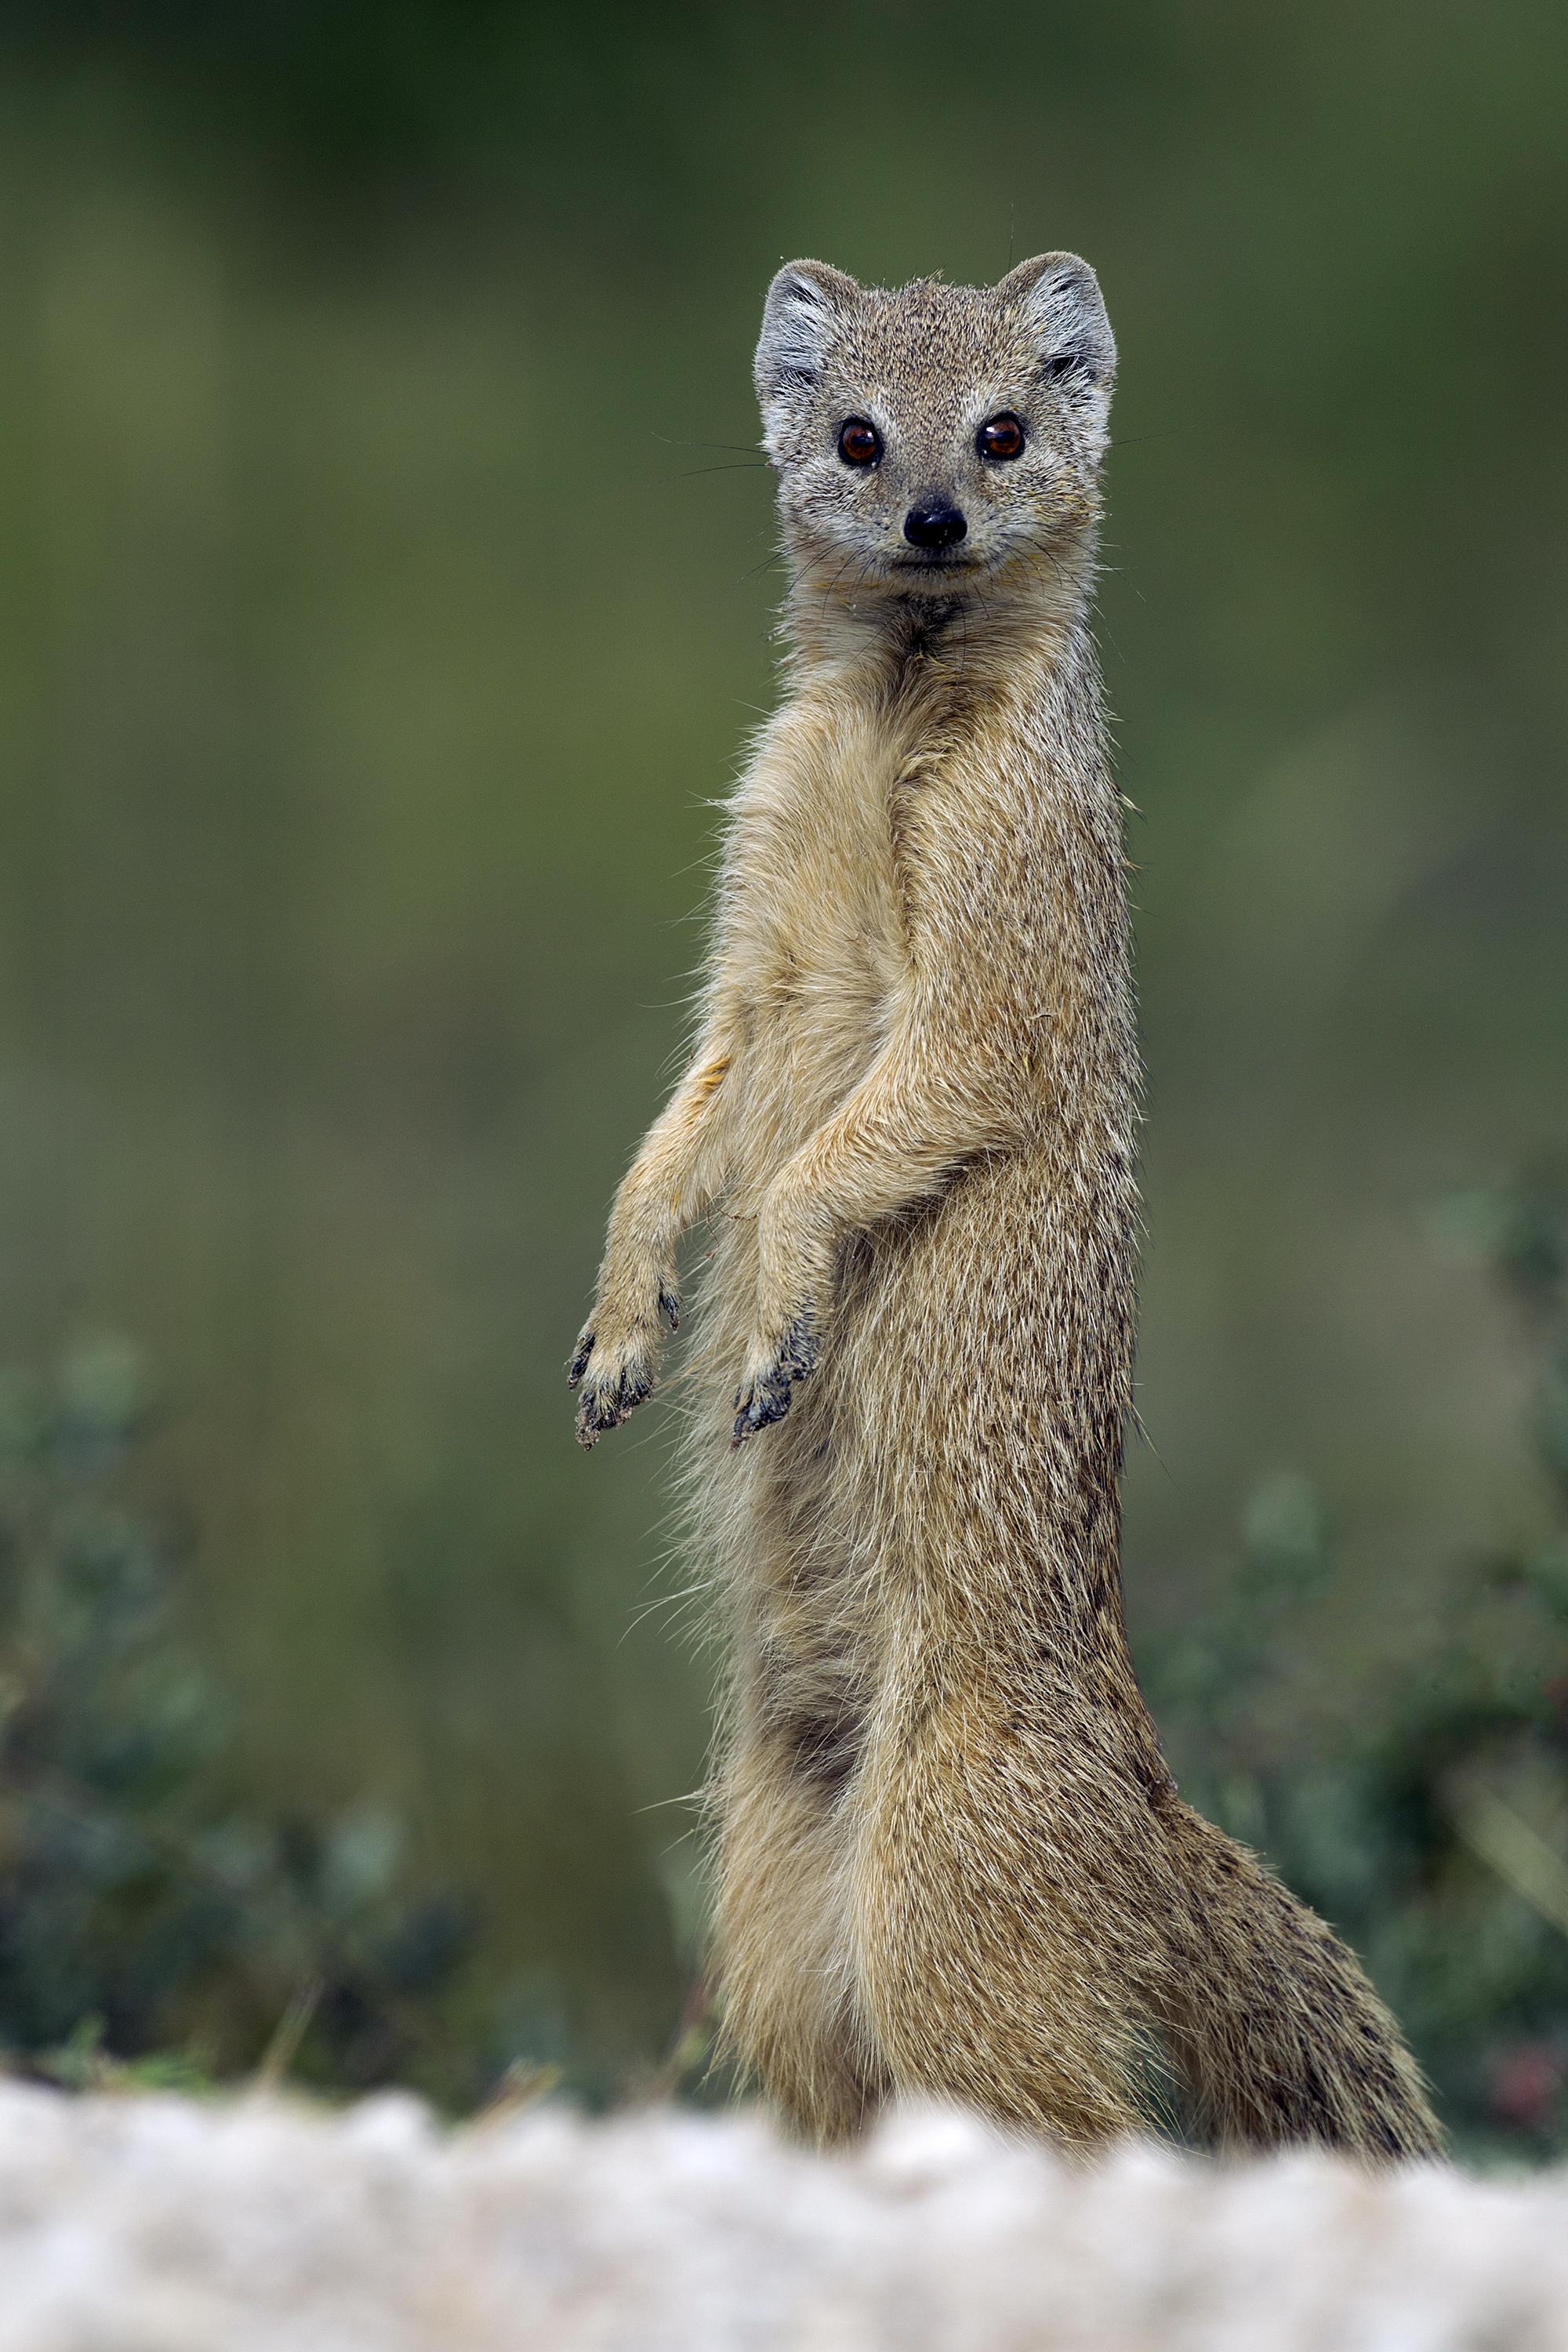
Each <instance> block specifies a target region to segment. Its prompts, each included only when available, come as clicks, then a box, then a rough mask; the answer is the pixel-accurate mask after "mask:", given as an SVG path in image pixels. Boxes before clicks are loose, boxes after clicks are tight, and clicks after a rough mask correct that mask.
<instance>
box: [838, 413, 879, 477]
mask: <svg viewBox="0 0 1568 2352" xmlns="http://www.w3.org/2000/svg"><path fill="white" fill-rule="evenodd" d="M838 454H839V456H840V457H842V458H843V460H844V462H845V464H846V465H847V466H874V465H875V464H876V462H877V460H878V458H879V457H880V456H881V454H882V436H881V435H880V434H879V432H878V430H877V428H876V426H875V425H868V424H867V422H866V419H865V418H864V417H863V416H852V417H851V418H850V419H849V421H848V423H847V425H844V426H843V428H842V429H841V431H840V433H839V436H838Z"/></svg>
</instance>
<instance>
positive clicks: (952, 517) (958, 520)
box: [904, 507, 969, 547]
mask: <svg viewBox="0 0 1568 2352" xmlns="http://www.w3.org/2000/svg"><path fill="white" fill-rule="evenodd" d="M968 529H969V525H968V524H967V523H966V522H965V521H964V520H963V516H962V515H961V514H960V513H959V511H958V509H957V508H956V507H911V508H910V510H909V512H908V514H907V515H906V516H905V517H904V537H905V538H906V539H907V540H908V541H909V542H910V546H911V547H956V546H957V544H958V542H959V541H960V540H961V539H963V537H964V535H965V533H966V532H967V531H968Z"/></svg>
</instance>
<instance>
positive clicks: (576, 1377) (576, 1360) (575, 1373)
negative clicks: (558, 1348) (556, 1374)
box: [566, 1331, 594, 1389]
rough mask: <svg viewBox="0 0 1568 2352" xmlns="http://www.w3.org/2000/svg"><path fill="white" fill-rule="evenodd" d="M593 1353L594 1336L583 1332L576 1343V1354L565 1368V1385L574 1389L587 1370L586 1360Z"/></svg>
mask: <svg viewBox="0 0 1568 2352" xmlns="http://www.w3.org/2000/svg"><path fill="white" fill-rule="evenodd" d="M593 1352H594V1334H593V1333H592V1331H584V1334H583V1336H582V1338H581V1339H579V1340H578V1342H577V1352H576V1354H575V1355H574V1357H573V1359H572V1361H571V1362H570V1363H569V1364H568V1365H567V1367H566V1385H567V1387H568V1388H573V1389H574V1388H575V1387H576V1385H577V1383H578V1381H580V1380H581V1379H582V1377H583V1375H584V1372H585V1371H586V1370H587V1369H588V1359H589V1357H590V1356H591V1355H592V1354H593Z"/></svg>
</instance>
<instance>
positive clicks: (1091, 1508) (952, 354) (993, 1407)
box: [571, 253, 1438, 2158]
mask: <svg viewBox="0 0 1568 2352" xmlns="http://www.w3.org/2000/svg"><path fill="white" fill-rule="evenodd" d="M1115 363H1116V353H1115V344H1114V342H1113V341H1112V337H1111V332H1110V325H1109V322H1108V320H1107V318H1106V314H1105V309H1104V305H1103V303H1102V302H1101V299H1100V289H1099V286H1098V283H1097V281H1096V279H1095V277H1094V273H1093V271H1092V270H1091V269H1090V268H1089V267H1088V265H1087V264H1086V263H1085V262H1082V261H1080V260H1079V259H1078V258H1077V257H1075V256H1073V255H1071V254H1063V253H1052V254H1045V255H1043V256H1041V257H1038V258H1037V259H1035V260H1032V261H1026V262H1024V263H1023V264H1021V265H1020V266H1019V267H1018V268H1016V269H1014V270H1012V271H1011V272H1010V273H1009V274H1008V276H1007V277H1005V278H1004V279H1003V280H1002V282H1001V284H1000V285H998V286H995V287H993V288H988V289H976V288H970V287H961V286H949V285H945V284H942V283H941V282H939V281H937V280H934V279H922V280H921V281H920V282H918V283H916V284H914V285H911V286H906V287H904V288H902V289H900V290H897V291H887V290H884V289H875V288H863V287H861V286H859V285H858V284H857V283H856V282H855V281H854V280H853V279H852V278H847V277H845V276H844V275H843V274H842V273H841V272H839V271H838V270H837V269H832V268H827V267H826V265H825V264H823V263H821V262H817V261H798V262H795V263H792V264H791V265H790V266H789V267H788V268H784V269H783V270H781V271H780V272H779V274H778V276H777V277H776V278H774V280H773V285H772V287H771V289H769V293H768V297H767V304H766V310H765V312H764V316H763V331H762V338H761V341H760V343H759V346H758V350H757V356H756V383H757V390H758V394H759V396H760V399H761V403H762V411H763V425H764V435H763V446H764V447H765V449H766V451H767V454H768V456H769V457H770V459H771V461H772V463H773V467H775V468H776V471H777V474H778V480H779V499H780V508H781V513H782V519H783V532H784V550H785V553H786V556H787V558H788V563H789V569H790V573H791V585H790V589H789V592H788V596H787V601H786V605H785V628H786V635H787V641H788V644H789V647H790V656H789V662H788V668H787V693H786V697H785V699H784V702H783V705H782V707H781V708H780V709H779V710H778V711H777V713H776V714H775V716H774V717H773V719H770V720H769V721H768V722H767V724H766V725H765V726H764V727H763V730H761V733H760V736H759V737H758V740H757V741H756V744H755V747H754V750H753V751H752V758H751V761H750V764H749V766H748V768H747V770H746V772H745V773H744V775H743V777H742V782H741V783H740V785H739V788H738V790H737V791H736V793H735V795H734V798H733V801H732V803H731V806H730V809H729V814H728V821H727V826H726V834H725V845H724V855H723V861H722V869H721V882H720V887H719V893H718V908H717V920H716V937H715V940H714V945H713V951H712V957H711V961H710V968H709V971H708V975H707V981H706V986H705V990H704V992H703V998H702V1004H701V1017H700V1035H699V1037H698V1040H697V1043H696V1046H695V1051H694V1054H693V1057H692V1060H691V1063H690V1066H689V1069H688V1071H687V1073H686V1075H685V1076H684V1077H683V1078H682V1080H681V1081H680V1084H679V1087H677V1089H676V1091H675V1094H674V1096H673V1097H672V1099H671V1100H670V1102H669V1104H668V1108H666V1110H665V1111H664V1113H663V1115H662V1116H661V1117H660V1118H658V1121H657V1122H656V1124H655V1125H654V1127H653V1128H652V1129H651V1130H650V1132H649V1134H648V1136H647V1139H646V1141H645V1142H644V1144H643V1146H642V1149H641V1150H640V1152H639V1153H638V1155H637V1160H636V1162H635V1164H634V1165H633V1167H632V1170H631V1171H630V1173H629V1175H628V1176H627V1177H626V1181H625V1183H624V1184H623V1185H622V1187H621V1190H620V1192H619V1195H618V1197H617V1199H616V1206H615V1209H614V1212H613V1214H612V1217H611V1221H610V1228H609V1238H608V1244H607V1247H606V1251H605V1260H604V1265H603V1268H602V1271H601V1274H600V1279H599V1286H598V1297H597V1302H596V1304H595V1308H594V1312H593V1315H592V1317H591V1318H590V1320H589V1323H588V1326H587V1328H586V1329H585V1330H584V1333H583V1335H582V1338H581V1339H580V1341H579V1343H578V1347H577V1350H576V1354H575V1357H574V1362H573V1365H572V1370H571V1377H572V1379H573V1380H574V1382H576V1383H578V1384H579V1385H580V1391H581V1393H580V1402H579V1414H578V1433H579V1435H580V1436H581V1438H582V1440H583V1442H584V1444H590V1445H591V1444H593V1443H594V1442H595V1439H596V1438H597V1437H598V1436H599V1435H600V1434H601V1433H603V1432H605V1431H606V1430H609V1429H612V1428H614V1427H615V1425H616V1423H618V1422H620V1421H622V1420H624V1419H625V1417H626V1414H627V1413H628V1412H631V1411H632V1410H633V1408H634V1407H635V1406H636V1405H637V1404H639V1403H640V1402H642V1401H643V1399H644V1398H645V1397H647V1395H648V1393H649V1391H650V1389H651V1387H652V1385H653V1381H654V1377H655V1370H656V1360H657V1357H658V1345H659V1340H660V1338H661V1328H660V1327H661V1323H668V1325H669V1326H671V1327H673V1326H674V1325H675V1323H676V1321H677V1319H678V1316H679V1297H678V1287H677V1272H676V1250H677V1244H678V1243H679V1238H680V1236H681V1234H683V1232H684V1231H685V1230H686V1229H687V1228H688V1227H689V1225H690V1224H691V1223H693V1221H694V1220H696V1219H698V1218H700V1217H701V1216H702V1215H704V1214H705V1213H708V1212H709V1211H713V1212H715V1214H714V1216H713V1221H712V1232H713V1247H712V1253H711V1256H710V1261H709V1265H708V1270H707V1275H706V1279H705V1282H704V1285H703V1295H702V1297H701V1300H700V1316H699V1328H698V1336H697V1340H696V1347H695V1351H694V1354H693V1357H692V1360H691V1363H690V1366H689V1379H688V1382H687V1386H688V1388H689V1396H690V1410H689V1460H690V1469H691V1486H692V1491H693V1494H694V1496H695V1506H696V1507H695V1518H696V1525H697V1531H698V1538H699V1540H700V1544H701V1546H702V1548H703V1549H704V1552H705V1554H706V1558H707V1560H708V1563H709V1565H710V1569H711V1571H712V1574H713V1579H714V1582H715V1585H716V1587H717V1589H718V1591H719V1592H720V1594H721V1602H722V1606H723V1608H724V1610H725V1612H727V1622H728V1631H729V1637H730V1646H731V1671H730V1674H729V1677H728V1685H727V1700H726V1703H725V1705H724V1706H723V1708H722V1710H721V1737H720V1742H719V1753H718V1759H717V1764H716V1771H715V1780H714V1806H715V1838H716V1849H717V1852H716V1860H717V1883H718V1894H717V1916H716V1919H715V1923H714V1947H715V1960H716V1966H717V1971H718V1977H719V1982H720V1985H721V1999H722V2003H723V2010H724V2015H725V2019H726V2032H727V2033H728V2036H729V2041H730V2044H731V2048H732V2050H733V2052H734V2053H736V2055H737V2056H738V2057H739V2058H740V2059H741V2060H742V2062H743V2063H744V2064H745V2066H746V2067H747V2068H748V2069H749V2070H750V2071H751V2073H752V2075H753V2076H754V2078H755V2079H756V2080H757V2081H759V2082H760V2084H761V2085H762V2086H763V2090H764V2092H765V2094H766V2095H768V2096H769V2097H770V2098H771V2099H772V2101H773V2103H774V2104H775V2105H776V2106H777V2107H778V2108H779V2109H781V2110H782V2111H783V2112H784V2115H785V2116H787V2117H788V2118H789V2119H790V2120H791V2121H792V2123H793V2124H794V2125H795V2127H796V2128H797V2129H798V2130H799V2131H800V2132H802V2133H803V2134H805V2136H806V2137H809V2138H811V2139H813V2140H816V2141H817V2142H818V2143H830V2142H833V2141H836V2140H838V2139H841V2138H843V2137H846V2136H847V2135H849V2134H852V2133H853V2132H854V2131H855V2130H856V2129H857V2128H858V2126H860V2125H861V2123H862V2122H863V2120H864V2119H865V2118H866V2117H867V2116H868V2115H869V2114H870V2113H871V2112H872V2111H874V2110H875V2108H876V2107H877V2106H878V2105H879V2103H880V2102H881V2101H882V2100H884V2099H885V2098H886V2097H888V2096H889V2095H892V2094H896V2093H904V2092H924V2093H928V2094H934V2095H945V2096H952V2097H956V2098H958V2099H961V2100H963V2101H965V2102H968V2103H969V2104H971V2105H973V2106H975V2107H977V2108H979V2109H981V2110H983V2111H984V2112H986V2113H988V2114H990V2115H991V2116H994V2117H996V2118H998V2119H1000V2120H1001V2121H1003V2122H1005V2123H1007V2124H1011V2125H1014V2126H1023V2127H1026V2128H1027V2129H1032V2130H1035V2131H1037V2132H1040V2133H1043V2134H1045V2135H1047V2136H1048V2137H1050V2138H1052V2139H1053V2140H1055V2141H1056V2142H1057V2143H1058V2145H1059V2146H1060V2147H1064V2148H1066V2149H1068V2150H1074V2151H1086V2152H1087V2151H1092V2150H1094V2149H1097V2148H1100V2147H1104V2146H1105V2145H1106V2144H1108V2143H1109V2142H1110V2141H1112V2140H1113V2139H1115V2138H1117V2137H1120V2136H1122V2135H1125V2134H1128V2133H1130V2132H1134V2131H1137V2130H1140V2129H1142V2128H1145V2127H1147V2124H1148V2121H1149V2116H1148V2109H1149V2106H1150V2105H1151V2098H1150V2094H1149V2093H1148V2091H1147V2090H1146V2088H1145V2087H1144V2086H1146V2085H1147V2084H1149V2081H1150V2074H1151V2067H1150V2055H1151V2052H1155V2053H1162V2054H1163V2063H1164V2064H1165V2066H1166V2067H1167V2068H1168V2069H1169V2070H1170V2071H1171V2072H1172V2073H1173V2074H1174V2075H1175V2076H1176V2077H1177V2078H1178V2079H1179V2080H1180V2081H1181V2082H1183V2083H1184V2085H1185V2087H1186V2091H1187V2095H1188V2101H1187V2103H1188V2105H1189V2109H1190V2111H1191V2112H1192V2113H1193V2114H1194V2116H1196V2117H1197V2118H1198V2119H1199V2120H1200V2123H1201V2126H1202V2127H1203V2128H1204V2129H1205V2131H1206V2133H1207V2135H1208V2137H1210V2138H1211V2139H1212V2140H1213V2141H1214V2142H1215V2143H1216V2144H1218V2145H1221V2146H1232V2147H1235V2146H1243V2145H1245V2146H1252V2147H1266V2146H1271V2145H1276V2144H1279V2143H1281V2142H1288V2141H1297V2140H1306V2141H1314V2142H1318V2143H1320V2144H1323V2145H1327V2146H1331V2147H1342V2148H1346V2149H1350V2150H1353V2151H1356V2152H1358V2153H1360V2154H1362V2155H1363V2156H1365V2157H1368V2158H1390V2157H1398V2156H1407V2155H1417V2154H1421V2153H1424V2152H1428V2151H1431V2150H1432V2149H1434V2148H1435V2147H1436V2146H1437V2145H1438V2135H1437V2127H1436V2124H1435V2123H1434V2121H1433V2118H1432V2116H1431V2114H1430V2112H1429V2110H1428V2108H1427V2105H1426V2101H1425V2099H1424V2097H1423V2094H1422V2087H1421V2083H1420V2079H1419V2076H1418V2074H1417V2073H1416V2071H1415V2066H1414V2064H1413V2063H1412V2062H1411V2060H1410V2058H1409V2056H1408V2054H1407V2053H1406V2052H1405V2047H1404V2045H1403V2043H1402V2042H1401V2040H1400V2036H1399V2033H1398V2030H1397V2028H1396V2027H1395V2025H1394V2021H1393V2020H1392V2019H1391V2018H1390V2017H1389V2015H1388V2013H1387V2011H1385V2010H1384V2008H1383V2007H1382V2005H1381V2004H1380V2002H1379V2001H1378V2000H1377V1998H1376V1996H1375V1994H1374V1993H1373V1990H1372V1988H1371V1987H1370V1985H1369V1984H1368V1983H1367V1980H1366V1979H1365V1978H1364V1976H1363V1973H1362V1971H1361V1969H1360V1968H1359V1967H1358V1966H1357V1964H1356V1962H1355V1960H1354V1959H1353V1958H1352V1956H1351V1954H1350V1953H1349V1952H1348V1951H1347V1950H1346V1949H1345V1948H1344V1947H1343V1946H1342V1944H1340V1943H1339V1942H1338V1941H1337V1940H1336V1938H1335V1937H1333V1935H1332V1934H1331V1932H1330V1930H1329V1929H1328V1928H1327V1927H1325V1926H1324V1925H1323V1923H1322V1922H1321V1920H1320V1919H1318V1918H1317V1917H1316V1916H1314V1915H1313V1914H1312V1913H1311V1912H1310V1911H1309V1910H1307V1909H1306V1908H1305V1907H1304V1906H1302V1905H1301V1904H1300V1903H1299V1902H1297V1901H1296V1899H1295V1898H1294V1897H1293V1896H1292V1895H1290V1894H1289V1893H1288V1892H1287V1891H1286V1889H1285V1888H1284V1887H1283V1886H1282V1885H1280V1884H1279V1882H1278V1881H1277V1880H1276V1879H1275V1878H1273V1877H1271V1876H1270V1875H1269V1874H1268V1872H1267V1871H1266V1870H1265V1869H1264V1868H1263V1867H1262V1866H1261V1864H1259V1863H1258V1861H1257V1860H1256V1859H1255V1857H1254V1856H1253V1855H1251V1854H1250V1853H1247V1852H1246V1851H1244V1850H1243V1849H1242V1848H1241V1847H1239V1846H1237V1845H1236V1844H1234V1843H1232V1842H1231V1841H1230V1840H1229V1839H1228V1838H1226V1837H1224V1836H1222V1835H1221V1834H1220V1832H1218V1831H1217V1830H1215V1828H1214V1827H1213V1826H1212V1825H1211V1824H1210V1823H1209V1822H1206V1821H1205V1820H1203V1819H1202V1818H1201V1817H1200V1816H1199V1815H1198V1814H1196V1813H1194V1811H1191V1809H1190V1808H1189V1807H1188V1806H1186V1805H1185V1804H1184V1803H1183V1802H1182V1801H1181V1799H1180V1798H1179V1797H1178V1795H1177V1793H1176V1790H1175V1787H1174V1784H1173V1781H1172V1779H1171V1776H1170V1773H1169V1772H1168V1770H1167V1769H1166V1767H1165V1765H1164V1762H1163V1759H1162V1756H1161V1752H1160V1748H1159V1743H1158V1740H1157V1738H1156V1737H1155V1733H1154V1729H1153V1727H1152V1724H1151V1722H1150V1719H1149V1717H1148V1714H1147V1712H1146V1710H1145V1707H1144V1705H1143V1701H1142V1696H1141V1694H1140V1692H1139V1689H1138V1685H1137V1682H1136V1680H1135V1678H1134V1675H1133V1672H1132V1666H1131V1660H1130V1658H1129V1655H1128V1651H1127V1644H1126V1640H1125V1636H1124V1633H1123V1628H1122V1616H1121V1576H1120V1565H1119V1541H1120V1507H1119V1493H1118V1490H1119V1480H1120V1473H1121V1450H1122V1436H1123V1429H1124V1425H1125V1423H1126V1419H1127V1415H1128V1412H1129V1410H1130V1405H1131V1368H1132V1340H1133V1307H1134V1298H1133V1288H1134V1276H1135V1263H1134V1261H1135V1224H1136V1194H1135V1190H1134V1168H1133V1154H1134V1132H1135V1127H1136V1120H1137V1097H1138V1087H1139V1070H1138V1055H1137V1045H1136V1039H1135V1033H1134V1022H1133V1010H1132V992H1131V975H1130V957H1129V941H1128V916H1127V900H1126V884H1125V856H1124V850H1123V841H1122V806H1121V800H1120V797H1119V795H1118V793H1117V790H1116V787H1115V785H1114V783H1113V781H1112V778H1111V774H1110V766H1109V761H1108V757H1107V751H1106V743H1105V734H1104V727H1103V720H1102V715H1101V703H1100V683H1099V677H1098V672H1097V667H1096V663H1095V656H1094V650H1093V645H1092V640H1091V635H1090V626H1089V604H1090V598H1091V592H1092V584H1093V577H1094V567H1095V545H1096V531H1097V527H1098V520H1099V512H1100V492H1099V476H1100V460H1101V457H1102V453H1103V451H1104V448H1105V446H1106V427H1107V415H1108V410H1109V405H1110V392H1111V384H1112V380H1113V376H1114V373H1115ZM1156 2079H1157V2077H1156ZM1152 2103H1153V2105H1156V2106H1157V2105H1158V2104H1159V2100H1158V2097H1157V2096H1156V2097H1155V2098H1154V2100H1153V2102H1152Z"/></svg>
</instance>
